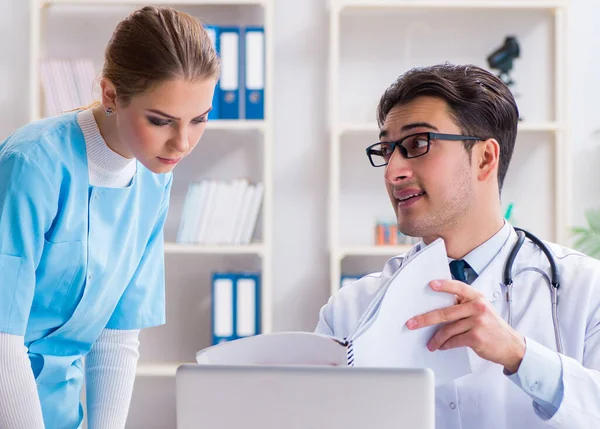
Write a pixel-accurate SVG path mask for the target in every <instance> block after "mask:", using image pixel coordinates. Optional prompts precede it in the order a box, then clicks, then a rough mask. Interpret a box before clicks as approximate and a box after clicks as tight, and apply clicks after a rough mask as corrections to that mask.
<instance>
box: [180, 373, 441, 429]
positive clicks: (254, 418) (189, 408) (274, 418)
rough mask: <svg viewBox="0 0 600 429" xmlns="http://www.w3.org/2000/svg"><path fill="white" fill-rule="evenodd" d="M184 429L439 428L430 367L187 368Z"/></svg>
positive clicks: (182, 392) (182, 388) (183, 386)
mask: <svg viewBox="0 0 600 429" xmlns="http://www.w3.org/2000/svg"><path fill="white" fill-rule="evenodd" d="M176 385H177V387H176V388H177V394H176V395H177V429H198V428H202V429H217V428H218V429H234V428H235V429H239V428H243V429H255V428H256V429H318V428H323V429H366V428H377V429H392V428H393V429H398V428H410V429H435V428H434V426H435V424H434V420H435V402H434V401H435V399H434V379H433V372H432V371H431V370H428V369H391V368H390V369H387V368H385V369H384V368H349V367H325V366H319V367H317V366H311V367H309V366H259V365H255V366H214V365H197V364H188V365H182V366H180V367H179V368H178V370H177V376H176Z"/></svg>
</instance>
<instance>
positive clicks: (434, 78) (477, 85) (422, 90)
mask: <svg viewBox="0 0 600 429" xmlns="http://www.w3.org/2000/svg"><path fill="white" fill-rule="evenodd" d="M421 96H429V97H437V98H440V99H442V100H444V101H445V102H446V103H447V104H448V107H449V109H450V115H451V117H452V118H453V120H454V121H455V123H456V125H457V126H458V127H459V128H460V129H461V132H462V133H463V134H465V135H470V136H475V137H481V138H482V139H488V138H494V139H496V140H497V141H498V143H499V145H500V160H499V165H498V186H499V190H500V191H501V190H502V184H503V183H504V177H505V176H506V172H507V170H508V165H509V164H510V159H511V157H512V154H513V150H514V147H515V140H516V138H517V126H518V123H519V110H518V108H517V103H516V102H515V99H514V97H513V95H512V93H511V91H510V89H509V88H508V87H507V86H506V84H505V83H504V82H502V80H500V79H499V78H497V77H496V76H494V75H493V74H492V73H490V72H488V71H487V70H484V69H482V68H480V67H477V66H474V65H454V64H448V63H446V64H439V65H434V66H430V67H419V68H414V69H411V70H409V71H408V72H406V73H404V74H402V75H401V76H400V77H398V79H396V81H395V82H394V83H392V84H391V85H390V86H389V87H388V88H387V89H386V90H385V92H384V94H383V95H382V96H381V100H380V101H379V106H378V107H377V122H378V124H379V127H380V128H381V127H382V126H383V123H384V122H385V118H386V117H387V115H388V114H389V113H390V110H392V109H393V108H394V107H395V106H397V105H403V104H407V103H409V102H410V101H412V100H414V99H415V98H418V97H421ZM474 144H475V143H474V142H473V141H465V142H464V146H465V149H466V150H467V152H468V153H469V154H470V153H471V149H472V147H473V145H474Z"/></svg>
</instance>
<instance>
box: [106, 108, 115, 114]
mask: <svg viewBox="0 0 600 429" xmlns="http://www.w3.org/2000/svg"><path fill="white" fill-rule="evenodd" d="M105 112H106V116H110V115H112V114H113V113H115V111H114V109H113V108H112V107H108V108H107V109H106V110H105Z"/></svg>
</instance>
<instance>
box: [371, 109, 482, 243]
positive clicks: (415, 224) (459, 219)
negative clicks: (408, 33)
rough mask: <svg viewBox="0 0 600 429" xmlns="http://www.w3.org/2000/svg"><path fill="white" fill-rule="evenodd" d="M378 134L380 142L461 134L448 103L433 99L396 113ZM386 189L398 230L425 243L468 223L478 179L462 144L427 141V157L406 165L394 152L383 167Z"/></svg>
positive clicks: (387, 119)
mask: <svg viewBox="0 0 600 429" xmlns="http://www.w3.org/2000/svg"><path fill="white" fill-rule="evenodd" d="M381 131H382V137H381V141H383V142H394V141H398V140H401V139H402V138H404V137H405V136H408V135H411V134H415V133H419V132H428V131H431V132H436V133H444V134H462V131H461V130H460V129H459V128H458V126H457V125H456V124H455V123H454V121H453V120H452V118H451V116H450V114H449V109H448V106H447V104H446V102H445V101H443V100H442V99H439V98H434V97H419V98H416V99H414V100H413V101H411V102H410V103H407V104H404V105H398V106H396V107H394V108H393V109H392V110H391V111H390V112H389V114H388V115H387V117H386V119H385V122H384V124H383V126H382V128H381ZM385 184H386V188H387V191H388V195H389V197H390V201H391V202H392V206H393V207H394V210H395V212H396V216H397V218H398V229H399V230H400V231H401V232H402V233H403V234H406V235H409V236H413V237H423V238H425V239H426V241H428V240H427V238H428V237H429V238H430V239H433V238H435V237H438V236H440V235H443V234H444V232H446V231H449V230H451V229H452V228H454V227H456V226H457V225H462V224H464V222H468V215H469V214H471V212H472V210H471V209H472V208H473V206H474V205H475V195H476V193H475V184H476V173H475V172H474V171H473V168H472V166H471V162H470V159H469V154H468V153H467V152H466V150H465V148H464V145H463V142H462V141H447V140H431V146H430V148H429V152H428V153H426V154H425V155H423V156H420V157H418V158H410V159H406V158H404V157H403V156H402V154H401V153H400V151H399V150H398V149H396V150H395V151H394V153H393V154H392V156H391V158H390V159H389V163H388V165H387V166H386V167H385Z"/></svg>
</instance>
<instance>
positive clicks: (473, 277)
mask: <svg viewBox="0 0 600 429" xmlns="http://www.w3.org/2000/svg"><path fill="white" fill-rule="evenodd" d="M377 116H378V123H379V127H380V140H381V142H380V143H378V144H375V145H372V146H370V147H369V148H368V149H367V154H368V156H369V160H370V162H371V163H372V165H373V166H375V167H377V166H385V170H384V178H385V186H386V188H387V191H388V194H389V198H390V201H391V202H392V206H393V207H394V210H395V212H396V215H397V220H398V228H399V230H400V231H401V232H402V233H404V234H406V235H409V236H413V237H422V242H421V243H419V244H417V245H415V246H414V248H413V249H411V251H409V252H408V253H407V255H405V256H398V257H395V258H392V259H390V260H389V261H388V262H387V263H386V265H385V266H384V267H383V270H382V271H381V272H380V273H375V274H371V275H368V276H365V277H363V278H362V279H360V280H358V281H357V282H355V283H353V284H350V285H348V286H345V287H344V288H342V289H341V290H340V291H339V292H338V293H337V294H335V295H334V296H332V297H331V298H330V300H329V302H328V303H327V304H326V305H325V306H324V307H323V308H322V309H321V313H320V320H319V323H318V326H317V332H319V333H323V334H329V335H335V336H336V337H346V338H347V337H350V336H351V335H352V333H353V332H355V331H356V329H357V328H358V325H359V323H363V322H364V320H363V321H360V319H361V317H362V316H363V314H364V313H365V310H367V308H368V307H370V310H372V309H373V304H374V303H373V301H374V299H376V297H377V296H378V292H381V291H382V290H383V289H382V287H383V286H384V285H385V284H386V282H387V280H389V279H390V277H391V276H392V275H393V274H394V272H395V271H396V270H397V269H398V268H399V267H400V266H401V265H402V262H403V261H404V260H406V259H407V258H410V257H411V255H414V254H416V253H417V252H418V251H419V250H420V249H421V248H422V247H423V246H424V245H427V244H429V243H431V242H433V241H434V240H436V239H437V238H440V237H441V238H443V240H444V242H445V245H446V250H447V255H448V259H449V260H450V261H451V262H450V270H451V272H452V274H453V279H454V280H449V281H448V280H447V281H434V282H432V283H431V285H430V286H431V288H432V289H433V290H435V291H438V292H440V293H451V294H454V295H456V305H454V306H451V307H448V308H444V309H441V310H436V311H433V312H430V313H427V314H421V315H418V314H415V317H414V318H412V319H410V320H409V321H408V322H407V323H406V326H407V328H408V329H420V328H423V327H425V326H432V325H437V324H440V323H444V325H442V326H443V327H441V328H440V329H438V330H437V333H436V334H435V335H434V336H433V337H432V338H431V340H430V342H429V344H428V346H427V348H428V349H429V350H430V352H431V353H436V351H438V350H447V349H451V348H456V347H467V348H468V351H469V355H470V357H471V367H472V369H473V372H472V373H471V374H470V375H467V376H464V377H461V378H459V379H457V380H455V381H453V382H450V383H446V384H443V385H441V386H438V387H437V388H436V427H437V428H438V429H442V428H443V429H445V428H448V429H449V428H452V429H492V428H511V429H513V428H524V429H525V428H526V429H537V428H540V429H541V428H547V427H554V428H561V429H575V428H578V429H584V428H585V429H597V428H600V263H599V262H598V261H597V260H595V259H592V258H589V257H587V256H585V255H582V254H581V253H578V252H575V251H573V250H571V249H568V248H565V247H562V246H558V245H556V244H552V243H547V245H548V247H549V248H550V250H551V252H552V253H553V255H554V258H555V259H556V262H557V266H558V270H559V274H560V284H561V286H560V289H559V292H558V293H559V304H558V307H557V308H558V312H557V319H558V322H559V331H560V333H561V336H562V345H561V347H562V349H563V351H562V353H559V352H558V348H559V344H560V342H559V341H557V339H556V338H555V330H554V323H553V317H552V305H551V293H550V290H551V287H550V276H551V273H550V264H549V262H548V259H547V258H546V257H545V256H544V254H543V253H542V251H541V250H540V248H539V247H537V246H536V245H534V244H533V243H532V242H531V241H530V240H526V241H525V243H524V244H523V247H522V248H521V250H520V252H519V253H518V255H517V258H516V260H515V262H514V265H513V269H512V277H513V280H514V287H513V289H512V312H511V313H512V324H509V323H507V319H508V304H507V302H506V299H505V298H506V288H505V286H504V284H503V279H504V277H503V269H504V265H505V262H506V259H507V257H508V254H509V253H510V251H511V249H512V248H513V246H514V244H515V243H516V242H517V234H516V232H515V230H514V229H513V227H512V226H510V225H509V224H508V223H506V222H505V221H504V219H503V216H502V210H501V204H500V192H501V190H502V184H503V181H504V178H505V175H506V172H507V170H508V166H509V163H510V159H511V156H512V153H513V149H514V145H515V140H516V135H517V125H518V120H519V112H518V110H517V106H516V103H515V100H514V98H513V96H512V94H511V92H510V90H509V89H508V88H507V87H506V85H505V84H504V83H503V82H502V81H501V80H500V79H498V78H496V77H495V76H493V75H492V74H490V73H489V72H487V71H485V70H483V69H480V68H478V67H475V66H471V65H469V66H455V65H450V64H444V65H437V66H432V67H426V68H420V69H413V70H410V71H408V72H407V73H405V74H404V75H402V76H400V77H399V78H398V79H397V80H396V81H395V82H394V83H393V84H392V85H391V86H390V87H389V88H388V89H387V90H386V91H385V93H384V94H383V96H382V97H381V100H380V103H379V106H378V109H377ZM365 161H367V160H365ZM532 174H535V172H532ZM539 215H540V216H543V215H544V213H543V212H540V213H539ZM407 287H408V286H407ZM381 295H382V294H381V293H379V296H381ZM383 295H384V296H383V298H382V299H385V294H383ZM375 304H376V303H375ZM372 313H373V312H372V311H370V314H372ZM363 319H364V317H363ZM369 329H372V327H371V328H369ZM368 332H369V330H367V331H366V333H368ZM359 340H360V337H359V338H358V339H357V341H359Z"/></svg>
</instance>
